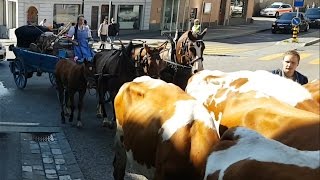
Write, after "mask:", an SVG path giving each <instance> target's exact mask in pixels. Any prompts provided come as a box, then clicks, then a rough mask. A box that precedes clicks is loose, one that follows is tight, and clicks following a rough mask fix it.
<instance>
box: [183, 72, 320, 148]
mask: <svg viewBox="0 0 320 180" xmlns="http://www.w3.org/2000/svg"><path fill="white" fill-rule="evenodd" d="M268 77H269V78H270V79H268ZM273 78H274V79H273ZM277 78H278V77H277V76H274V75H272V74H270V73H267V72H249V71H242V72H235V73H233V74H232V73H223V72H220V71H214V72H212V71H202V72H200V73H199V74H196V75H194V76H193V77H192V78H191V79H190V82H189V84H188V86H187V92H188V93H190V94H191V95H192V96H194V97H196V98H197V99H198V100H199V101H200V102H203V103H204V104H205V106H206V107H207V109H208V110H209V112H210V113H211V115H212V116H213V119H214V120H215V121H217V123H219V124H220V125H221V126H222V127H227V128H230V127H235V126H244V127H248V128H251V129H254V130H256V131H258V132H259V133H261V134H263V135H264V136H266V137H269V138H273V139H276V140H278V141H280V142H282V143H285V144H287V145H289V146H292V147H295V148H298V149H303V150H318V149H320V144H319V143H320V139H319V136H318V135H317V134H319V133H320V132H319V125H317V124H319V123H320V122H319V115H318V114H315V113H313V112H309V111H306V110H302V109H303V108H302V109H298V107H300V108H301V106H298V107H295V106H297V105H298V104H304V103H305V102H307V103H312V104H314V103H315V102H314V101H312V99H311V95H310V93H309V92H307V91H306V90H305V89H304V88H303V87H301V86H300V85H299V84H296V83H294V82H292V81H289V80H286V79H284V78H281V77H280V79H277ZM268 80H269V81H268ZM277 81H279V82H278V83H277ZM259 83H260V85H259ZM286 84H287V85H288V86H286ZM189 85H190V86H189ZM275 85H277V86H275ZM281 85H282V86H281ZM302 102H303V103H302ZM306 107H310V108H314V107H312V106H306ZM309 110H310V109H309Z"/></svg>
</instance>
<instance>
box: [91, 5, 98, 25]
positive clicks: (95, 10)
mask: <svg viewBox="0 0 320 180" xmlns="http://www.w3.org/2000/svg"><path fill="white" fill-rule="evenodd" d="M98 14H99V6H92V8H91V30H93V29H98V23H99V22H98Z"/></svg>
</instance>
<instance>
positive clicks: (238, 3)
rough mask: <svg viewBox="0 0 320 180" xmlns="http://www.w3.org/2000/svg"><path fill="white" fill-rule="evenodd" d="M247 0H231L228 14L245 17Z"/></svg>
mask: <svg viewBox="0 0 320 180" xmlns="http://www.w3.org/2000/svg"><path fill="white" fill-rule="evenodd" d="M247 2H248V0H231V4H230V16H231V17H245V16H246V9H247Z"/></svg>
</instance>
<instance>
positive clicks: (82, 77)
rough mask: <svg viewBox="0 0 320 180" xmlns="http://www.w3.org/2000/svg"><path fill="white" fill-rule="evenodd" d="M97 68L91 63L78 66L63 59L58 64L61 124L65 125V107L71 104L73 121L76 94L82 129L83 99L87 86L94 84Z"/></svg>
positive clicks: (78, 125) (79, 121)
mask: <svg viewBox="0 0 320 180" xmlns="http://www.w3.org/2000/svg"><path fill="white" fill-rule="evenodd" d="M94 73H95V67H94V65H93V64H91V63H90V62H87V61H84V63H83V64H77V63H76V62H74V61H72V60H67V59H61V60H59V61H58V62H57V65H56V70H55V76H56V83H57V90H58V93H59V101H60V106H61V122H62V123H63V124H64V123H65V107H66V104H69V103H68V102H70V108H71V114H70V116H69V122H72V121H73V112H74V94H75V93H76V92H78V93H79V101H78V117H77V120H78V122H77V127H82V123H81V111H82V105H83V97H84V95H85V93H86V89H87V85H91V84H92V83H94V79H90V77H93V76H94Z"/></svg>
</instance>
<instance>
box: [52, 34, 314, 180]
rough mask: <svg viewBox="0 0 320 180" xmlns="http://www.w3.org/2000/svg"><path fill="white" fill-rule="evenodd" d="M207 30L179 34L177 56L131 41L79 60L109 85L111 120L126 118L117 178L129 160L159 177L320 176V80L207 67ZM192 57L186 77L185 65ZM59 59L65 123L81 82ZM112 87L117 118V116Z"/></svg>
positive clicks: (101, 84)
mask: <svg viewBox="0 0 320 180" xmlns="http://www.w3.org/2000/svg"><path fill="white" fill-rule="evenodd" d="M204 34H205V31H204V32H202V33H201V34H199V35H198V36H194V35H193V34H192V33H189V32H186V33H185V34H184V35H182V37H181V38H180V39H179V40H176V42H174V40H171V49H170V51H169V53H167V54H166V57H168V58H167V59H168V60H164V59H163V57H164V55H163V54H161V53H162V51H163V49H165V46H166V44H165V45H162V46H159V47H157V48H156V47H155V48H151V47H148V46H147V45H143V46H141V47H136V46H133V45H132V43H129V45H128V46H127V47H124V46H122V48H121V49H120V50H105V51H101V52H99V53H97V54H96V55H95V57H94V60H93V66H92V64H91V65H87V63H85V64H83V65H81V68H78V69H79V72H83V75H82V76H79V77H81V78H82V79H83V80H84V81H88V79H90V78H91V79H95V83H94V85H92V82H90V83H88V84H91V85H90V87H94V88H96V90H97V92H98V94H99V103H98V104H99V105H98V110H99V112H100V115H101V117H103V122H104V123H103V124H104V125H105V126H108V127H110V128H116V134H115V144H114V151H115V156H114V161H113V166H114V173H113V176H114V179H116V180H122V179H124V177H125V173H126V171H128V170H130V171H132V172H133V173H136V174H141V175H144V176H145V177H146V178H148V179H156V180H175V179H190V180H198V179H199V180H200V179H201V180H202V179H206V180H213V179H243V180H247V179H261V180H264V179H276V180H280V179H281V180H282V179H304V180H309V179H310V180H311V179H314V180H316V179H320V119H319V116H320V95H319V93H320V84H319V82H320V81H319V80H316V81H313V82H311V83H308V84H306V85H304V86H301V85H299V84H298V83H296V82H293V81H292V80H288V79H285V78H283V77H280V76H277V75H273V74H271V73H269V72H267V71H262V70H258V71H238V72H229V73H226V72H221V71H210V70H203V66H202V60H203V58H202V54H203V50H204V43H203V41H202V40H201V39H202V37H203V36H204ZM136 55H138V56H136ZM167 55H168V56H167ZM169 64H173V65H174V66H175V68H173V69H171V70H170V68H169V70H168V69H166V68H168V67H169ZM69 65H70V63H69ZM188 65H189V66H190V68H188V69H187V71H188V72H189V73H185V76H184V77H183V78H182V79H179V77H181V76H177V73H178V71H177V69H179V67H181V68H184V67H187V66H188ZM79 66H80V65H79ZM171 67H172V66H171ZM59 69H61V68H58V67H57V70H56V76H58V77H59V78H58V81H59V83H58V84H57V85H58V86H59V87H58V89H59V91H60V100H61V109H62V112H61V116H62V122H63V123H64V122H65V120H64V115H65V112H64V109H65V108H64V104H67V102H68V100H67V99H65V100H63V99H62V97H63V91H65V92H66V94H68V93H70V91H71V90H72V93H73V94H74V92H75V89H74V88H77V86H76V85H74V84H75V83H71V81H69V80H68V78H70V76H71V75H70V74H69V75H64V74H61V73H62V72H60V70H59ZM89 70H90V71H94V73H92V72H90V71H89ZM163 72H166V73H164V74H165V75H166V77H164V74H163ZM171 72H172V73H171ZM63 73H66V72H63ZM170 73H171V74H170ZM59 74H60V76H59ZM71 74H73V73H71ZM168 74H169V75H171V76H170V77H167V75H168ZM76 79H79V78H76ZM179 80H180V82H179ZM181 81H183V83H181ZM72 82H75V81H74V79H73V81H72ZM88 82H89V81H88ZM88 84H81V87H87V85H88ZM78 85H79V84H78ZM79 92H80V93H82V94H83V89H81V91H79ZM106 92H109V94H110V100H111V101H112V103H113V105H114V108H113V111H114V115H115V119H109V118H107V115H106V112H105V109H104V108H105V107H104V103H105V97H106V96H105V93H106ZM73 94H69V95H70V96H73ZM70 96H69V97H70ZM72 99H73V97H72ZM81 107H82V105H79V108H80V109H79V111H81ZM71 110H72V115H73V110H74V107H73V103H71ZM80 117H81V114H80V113H79V114H78V121H81V119H80ZM69 120H70V121H72V119H69ZM78 125H79V127H81V122H80V123H78Z"/></svg>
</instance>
